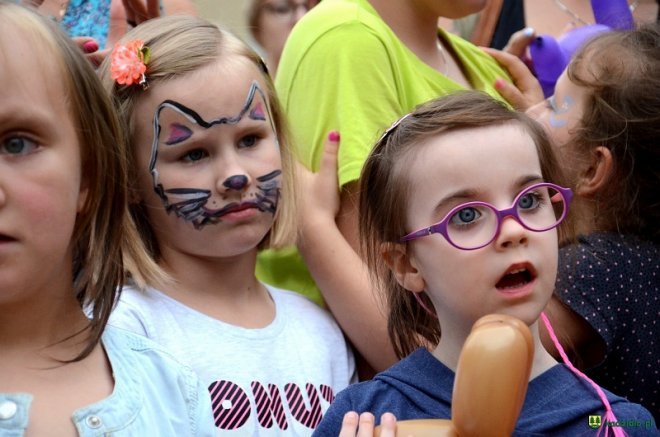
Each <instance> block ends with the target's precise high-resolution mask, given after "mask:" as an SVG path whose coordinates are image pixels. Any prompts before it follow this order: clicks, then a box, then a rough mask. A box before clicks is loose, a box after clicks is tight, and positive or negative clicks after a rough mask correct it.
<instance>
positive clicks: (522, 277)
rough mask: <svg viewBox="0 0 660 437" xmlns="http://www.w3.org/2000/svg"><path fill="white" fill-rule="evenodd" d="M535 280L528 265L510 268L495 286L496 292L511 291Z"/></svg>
mask: <svg viewBox="0 0 660 437" xmlns="http://www.w3.org/2000/svg"><path fill="white" fill-rule="evenodd" d="M534 278H536V272H535V271H534V269H533V268H532V266H530V265H524V266H512V267H511V268H510V269H509V270H508V271H507V272H506V273H505V274H504V276H502V277H501V278H500V280H499V281H498V282H497V284H495V287H496V288H497V289H498V290H512V289H516V288H520V287H524V286H525V285H527V284H529V283H530V282H532V281H533V280H534Z"/></svg>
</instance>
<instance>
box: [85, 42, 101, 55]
mask: <svg viewBox="0 0 660 437" xmlns="http://www.w3.org/2000/svg"><path fill="white" fill-rule="evenodd" d="M98 49H99V45H98V43H97V42H96V41H87V42H86V43H85V44H83V50H84V51H85V53H94V52H95V51H97V50H98Z"/></svg>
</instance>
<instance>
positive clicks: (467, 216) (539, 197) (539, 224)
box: [401, 182, 573, 250]
mask: <svg viewBox="0 0 660 437" xmlns="http://www.w3.org/2000/svg"><path fill="white" fill-rule="evenodd" d="M572 198H573V192H572V191H571V190H570V189H569V188H563V187H560V186H559V185H555V184H550V183H546V182H541V183H538V184H534V185H531V186H529V187H527V188H525V189H524V190H522V191H521V192H520V193H519V194H518V195H517V196H516V198H515V200H514V201H513V204H512V205H511V207H510V208H506V209H502V210H500V209H497V208H495V207H494V206H493V205H491V204H489V203H485V202H468V203H463V204H461V205H458V206H456V207H455V208H453V209H452V210H451V211H449V213H448V214H447V215H446V216H445V217H444V218H443V219H442V221H440V222H438V223H436V224H434V225H431V226H429V227H427V228H423V229H420V230H417V231H415V232H411V233H410V234H408V235H406V236H404V237H402V238H401V241H402V242H403V241H411V240H415V239H417V238H421V237H426V236H427V235H431V234H441V235H442V236H443V237H445V239H446V240H447V241H448V242H449V244H451V245H452V246H454V247H456V248H458V249H462V250H476V249H481V248H482V247H485V246H488V245H489V244H490V243H491V242H492V241H493V240H495V237H497V234H499V232H500V226H501V225H502V221H503V220H504V219H505V218H506V217H509V216H511V217H513V218H514V219H516V221H518V223H520V224H521V225H522V226H523V227H524V228H526V229H529V230H530V231H534V232H544V231H548V230H550V229H553V228H555V227H557V226H558V225H559V224H560V223H561V222H562V221H563V220H564V218H566V214H567V213H568V206H569V204H570V203H571V199H572Z"/></svg>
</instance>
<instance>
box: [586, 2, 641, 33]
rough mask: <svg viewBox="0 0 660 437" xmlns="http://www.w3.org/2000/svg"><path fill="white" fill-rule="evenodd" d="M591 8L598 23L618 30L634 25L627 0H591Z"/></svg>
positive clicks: (631, 27)
mask: <svg viewBox="0 0 660 437" xmlns="http://www.w3.org/2000/svg"><path fill="white" fill-rule="evenodd" d="M591 9H592V10H593V12H594V18H595V19H596V23H598V24H604V25H605V26H608V27H611V28H612V29H618V30H629V29H633V28H634V27H635V22H634V21H633V15H632V12H631V11H630V6H628V1H627V0H591Z"/></svg>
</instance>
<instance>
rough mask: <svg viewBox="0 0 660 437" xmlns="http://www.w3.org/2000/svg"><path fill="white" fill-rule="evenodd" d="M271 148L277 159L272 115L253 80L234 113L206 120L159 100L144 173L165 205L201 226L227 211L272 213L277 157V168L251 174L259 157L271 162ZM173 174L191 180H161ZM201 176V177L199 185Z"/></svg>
mask: <svg viewBox="0 0 660 437" xmlns="http://www.w3.org/2000/svg"><path fill="white" fill-rule="evenodd" d="M275 149H276V150H275ZM274 152H275V153H276V154H277V157H278V158H279V144H278V142H277V133H276V130H275V125H274V123H273V118H272V116H271V113H270V109H269V107H268V104H267V98H266V95H265V93H264V92H263V91H262V90H261V88H260V87H259V85H258V83H257V82H256V81H253V82H252V83H251V85H250V88H249V90H248V93H247V96H246V99H245V102H244V104H243V107H242V108H241V109H240V111H239V112H238V113H237V114H236V115H232V116H222V117H218V118H215V119H211V120H208V121H207V120H205V119H204V118H203V117H202V116H200V115H199V114H198V113H197V112H196V111H195V110H193V109H191V108H188V107H186V106H185V105H183V104H182V103H179V102H177V101H174V100H165V101H163V102H162V103H161V104H160V105H158V107H157V108H156V111H155V113H154V118H153V142H152V147H151V156H150V159H149V173H150V174H151V177H152V182H153V188H154V191H155V192H156V194H157V195H158V196H159V197H160V199H161V201H162V204H163V206H164V207H165V210H166V211H167V212H168V213H171V212H173V213H174V214H176V215H177V216H178V217H180V218H182V219H183V220H186V221H189V222H190V223H192V224H193V226H194V227H195V228H196V229H201V228H203V227H204V226H206V225H208V224H216V223H219V222H221V221H223V218H225V217H228V216H229V215H231V217H232V218H233V219H236V217H237V216H239V213H240V212H242V211H246V210H249V209H256V210H258V211H260V212H266V213H269V214H273V215H274V214H275V212H276V211H277V204H278V201H279V196H280V179H281V174H282V171H281V169H280V167H281V163H280V161H279V159H278V160H277V162H276V165H277V168H271V169H270V170H269V171H266V172H264V173H261V174H254V173H253V171H254V169H255V168H261V169H263V168H264V167H265V165H264V162H265V163H268V162H272V161H273V159H270V161H269V160H268V157H271V158H272V156H273V153H274ZM251 162H253V163H255V165H254V166H253V165H251ZM256 163H261V164H260V165H256ZM233 171H236V172H235V173H232V172H233ZM201 174H203V175H206V177H202V176H201ZM173 179H176V180H177V181H178V182H177V183H181V181H186V180H189V181H190V182H189V183H190V185H188V186H168V185H167V183H163V182H162V181H164V180H173ZM200 180H204V181H205V183H204V185H203V186H200V185H199V181H200ZM245 214H247V213H243V215H245Z"/></svg>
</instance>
